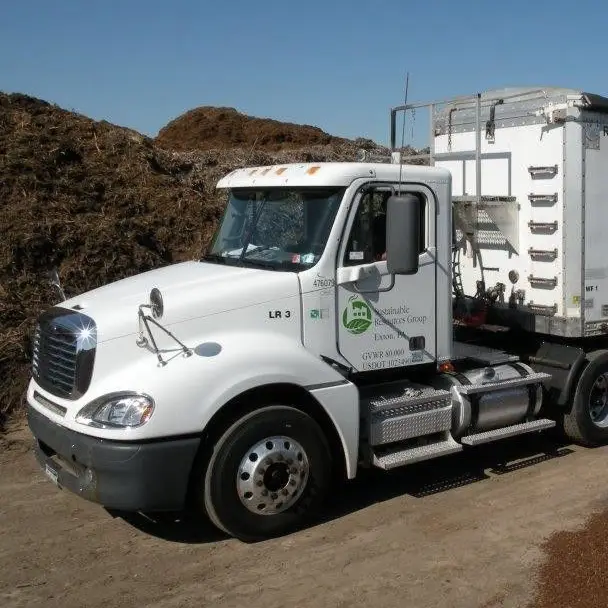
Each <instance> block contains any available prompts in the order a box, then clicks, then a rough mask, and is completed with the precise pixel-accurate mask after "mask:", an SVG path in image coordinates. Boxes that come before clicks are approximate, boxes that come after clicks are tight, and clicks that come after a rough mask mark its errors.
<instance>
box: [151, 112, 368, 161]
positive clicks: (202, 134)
mask: <svg viewBox="0 0 608 608" xmlns="http://www.w3.org/2000/svg"><path fill="white" fill-rule="evenodd" d="M365 142H369V140H358V141H357V142H355V143H356V144H357V145H359V147H363V146H362V145H360V144H364V143H365ZM156 143H157V144H158V145H159V146H161V147H163V148H168V149H171V150H180V151H186V150H210V149H214V148H223V149H226V148H246V149H250V148H252V147H254V148H255V149H261V150H265V151H266V152H276V151H279V150H293V149H294V148H302V147H308V146H325V145H338V146H342V145H345V144H346V145H349V144H352V142H350V141H349V140H347V139H343V138H341V137H334V136H333V135H329V134H328V133H325V131H323V130H321V129H319V128H318V127H313V126H311V125H296V124H293V123H287V122H279V121H278V120H273V119H270V118H257V117H253V116H247V115H246V114H242V113H240V112H238V111H237V110H235V109H234V108H215V107H209V106H202V107H199V108H194V109H193V110H190V111H189V112H186V113H185V114H182V115H181V116H179V117H177V118H176V119H175V120H172V121H171V122H170V123H168V124H167V125H166V126H165V127H163V128H162V129H161V130H160V131H159V133H158V136H157V137H156ZM372 145H373V143H372Z"/></svg>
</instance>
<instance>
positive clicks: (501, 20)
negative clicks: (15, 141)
mask: <svg viewBox="0 0 608 608" xmlns="http://www.w3.org/2000/svg"><path fill="white" fill-rule="evenodd" d="M607 22H608V2H602V1H601V0H596V1H590V0H578V1H577V2H572V1H570V2H565V1H564V0H553V1H552V2H546V1H542V0H530V1H529V2H526V1H523V0H511V1H506V2H487V1H485V0H477V1H474V0H470V1H466V0H459V1H458V2H449V1H447V0H436V1H431V0H427V1H426V2H409V1H408V0H400V1H399V0H375V1H374V2H371V1H369V2H366V1H363V0H351V1H346V0H325V1H324V2H321V1H318V0H307V1H306V0H305V1H303V2H295V1H294V0H292V2H289V0H283V1H282V2H279V1H274V0H268V1H261V2H251V1H249V2H246V1H242V0H232V1H231V2H226V1H222V0H215V1H213V2H211V1H208V0H199V1H198V2H196V1H194V0H166V1H164V2H158V1H157V0H147V1H146V2H143V1H140V0H122V1H118V0H105V1H104V2H101V1H93V0H91V1H90V2H85V1H83V0H58V1H56V2H49V1H48V0H46V1H44V2H43V1H39V0H30V1H29V2H6V3H5V4H4V6H3V7H2V11H1V17H0V90H2V91H5V92H16V91H18V92H23V93H28V94H31V95H34V96H37V97H41V98H43V99H46V100H49V101H52V102H55V103H57V104H59V105H60V106H62V107H65V108H68V109H74V110H76V111H79V112H82V113H84V114H86V115H88V116H91V117H93V118H96V119H106V120H109V121H111V122H115V123H117V124H121V125H124V126H128V127H132V128H134V129H137V130H139V131H142V132H144V133H147V134H149V135H155V134H156V133H157V132H158V129H159V128H161V127H162V126H163V125H164V124H166V123H167V122H168V121H169V120H170V119H172V118H174V117H176V116H177V115H179V114H181V113H182V112H184V111H185V110H188V109H190V108H193V107H196V106H200V105H221V106H231V107H236V108H237V109H238V110H240V111H242V112H245V113H247V114H251V115H255V116H270V117H273V118H277V119H279V120H288V121H293V122H299V123H307V124H314V125H318V126H320V127H321V128H323V129H325V130H326V131H328V132H330V133H333V134H336V135H341V136H345V137H357V136H363V137H369V138H372V139H374V140H376V141H378V142H379V143H387V141H388V112H389V108H390V107H391V106H394V105H398V104H400V103H402V100H403V95H404V79H405V73H406V71H409V73H410V89H409V99H410V100H411V101H420V100H425V99H435V98H445V97H451V96H455V95H463V94H473V93H475V92H477V91H480V90H486V89H489V88H496V87H503V86H513V85H560V86H568V87H574V88H578V87H580V88H582V89H583V90H587V91H590V92H594V93H600V94H607V93H608V78H607V76H608V73H607V72H608V69H607V68H606V62H605V58H606V56H608V41H607V40H608V38H607V37H606V36H604V29H605V24H606V23H607ZM418 129H419V127H418V123H417V124H416V133H417V132H418ZM408 134H410V130H409V127H408Z"/></svg>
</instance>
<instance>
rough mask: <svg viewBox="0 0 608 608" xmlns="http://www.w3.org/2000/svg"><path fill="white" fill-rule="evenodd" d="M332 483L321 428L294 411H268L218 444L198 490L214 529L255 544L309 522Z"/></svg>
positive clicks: (253, 416) (243, 423)
mask: <svg viewBox="0 0 608 608" xmlns="http://www.w3.org/2000/svg"><path fill="white" fill-rule="evenodd" d="M330 478H331V454H330V450H329V447H328V444H327V441H326V439H325V436H324V435H323V432H322V430H321V428H320V427H319V425H318V424H317V423H316V422H315V421H314V420H313V419H312V418H311V417H310V416H308V415H307V414H305V413H304V412H301V411H300V410H297V409H295V408H292V407H286V406H269V407H265V408H262V409H259V410H256V411H254V412H252V413H250V414H248V415H246V416H244V417H243V418H241V419H240V420H238V421H237V422H235V423H234V424H233V425H232V426H231V427H230V428H228V429H227V430H226V432H225V433H224V434H223V435H222V436H221V437H220V438H219V440H218V441H217V443H216V444H215V447H214V450H213V454H212V455H211V458H210V460H209V464H208V466H207V469H206V473H205V477H204V481H203V484H202V487H201V488H200V489H201V490H202V498H203V501H204V507H205V510H206V512H207V515H208V516H209V518H210V519H211V521H212V522H213V523H214V524H215V525H216V526H217V527H219V528H220V529H222V530H224V531H225V532H226V533H228V534H230V535H231V536H234V537H236V538H239V539H240V540H243V541H256V540H262V539H265V538H270V537H274V536H279V535H282V534H285V533H288V532H290V531H293V530H295V529H297V528H298V527H300V526H301V525H302V524H303V523H304V522H305V521H306V520H307V519H309V518H310V517H311V516H313V515H314V513H315V512H316V511H317V510H318V508H319V507H320V506H321V504H322V502H323V499H324V498H325V496H326V494H327V491H328V489H329V484H330Z"/></svg>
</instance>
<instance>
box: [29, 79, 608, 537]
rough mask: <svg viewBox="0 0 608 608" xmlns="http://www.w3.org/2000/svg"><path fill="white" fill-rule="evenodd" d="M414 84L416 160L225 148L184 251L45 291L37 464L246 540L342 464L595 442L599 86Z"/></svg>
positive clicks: (599, 371) (304, 515)
mask: <svg viewBox="0 0 608 608" xmlns="http://www.w3.org/2000/svg"><path fill="white" fill-rule="evenodd" d="M501 100H502V101H501ZM511 104H513V105H512V106H511ZM417 105H419V104H417ZM441 105H443V106H445V108H447V110H446V109H445V108H444V109H443V110H442V109H441V108H439V106H441ZM430 106H431V107H432V112H431V115H432V122H431V126H432V133H433V137H432V142H433V145H432V147H431V150H430V158H431V164H432V165H435V166H430V167H428V166H416V165H412V164H403V165H401V164H400V163H398V162H397V163H394V162H393V163H367V162H359V163H294V164H286V165H277V166H268V167H247V168H242V169H238V170H235V171H233V172H232V173H230V174H229V175H227V176H225V177H224V178H223V179H221V180H220V182H219V184H218V188H220V189H222V190H224V191H225V192H226V201H227V203H226V212H225V215H224V218H223V220H222V222H221V224H220V226H219V228H218V231H217V234H216V236H215V238H214V240H213V243H212V244H211V247H210V249H209V251H208V252H207V253H206V254H205V256H204V257H203V258H202V259H201V260H199V261H191V262H186V263H180V264H175V265H172V266H168V267H165V268H161V269H158V270H154V271H151V272H147V273H144V274H141V275H138V276H135V277H132V278H129V279H125V280H122V281H118V282H116V283H113V284H110V285H106V286H104V287H101V288H99V289H96V290H93V291H91V292H88V293H84V294H81V295H79V296H76V297H72V298H70V299H69V300H66V301H63V302H61V303H59V304H58V305H57V306H55V307H53V308H52V309H51V310H48V311H46V312H44V313H43V314H42V315H41V316H40V318H39V322H38V326H37V329H36V334H35V336H34V352H33V374H32V376H33V377H32V380H31V382H30V386H29V389H28V394H27V401H28V420H29V425H30V428H31V431H32V433H33V435H34V437H35V438H36V456H37V458H38V461H39V463H40V465H41V466H42V468H43V470H44V471H45V472H46V473H47V475H48V477H49V478H50V479H51V480H52V481H53V482H54V483H56V484H57V485H59V486H60V487H65V488H67V489H69V490H71V491H73V492H75V493H77V494H79V495H81V496H82V497H83V498H86V499H89V500H92V501H95V502H98V503H100V504H103V505H104V506H106V507H109V508H113V509H118V510H126V511H162V510H180V509H183V508H185V507H189V508H192V509H193V510H194V511H195V512H196V513H199V514H200V515H201V516H205V517H208V518H209V519H210V520H211V521H212V522H213V523H214V524H215V525H216V526H217V527H218V528H220V529H222V530H224V531H226V532H227V533H229V534H231V535H233V536H235V537H237V538H240V539H242V540H247V541H250V540H256V539H261V538H267V537H270V536H274V535H278V534H284V533H286V532H289V531H291V530H294V529H296V528H297V527H298V526H301V525H302V524H303V523H304V522H305V521H306V520H307V519H308V518H309V517H311V516H313V515H314V513H316V512H318V510H319V509H320V508H321V506H322V504H323V499H324V497H325V496H326V494H327V493H328V492H330V491H331V489H332V487H333V486H334V484H336V483H339V482H340V479H344V478H346V479H352V478H354V477H355V476H356V474H357V471H358V470H359V469H360V468H361V467H370V466H371V467H377V468H380V469H392V468H395V467H401V466H406V465H408V464H412V463H415V462H418V461H421V460H428V459H431V458H436V457H440V456H444V455H448V454H453V453H456V452H460V451H462V450H469V449H474V448H475V446H477V445H479V444H484V443H488V442H492V441H498V440H502V439H505V438H508V437H512V436H515V435H520V434H523V433H529V434H535V433H538V432H539V431H543V430H545V429H549V428H553V427H556V426H559V427H561V428H563V430H564V431H565V432H566V434H567V435H568V436H570V437H571V438H572V439H574V440H576V441H579V442H581V443H583V444H586V445H598V444H601V443H604V442H606V440H607V439H608V380H607V378H608V351H606V350H605V348H606V340H605V334H606V328H607V327H606V323H608V316H607V315H608V310H606V309H605V308H604V307H605V306H606V304H607V303H606V302H605V298H607V297H608V294H607V295H604V294H605V289H608V287H606V288H605V286H604V283H603V280H604V278H605V277H606V276H608V262H604V261H603V258H602V255H601V251H602V249H601V245H602V244H601V241H600V240H599V238H598V237H599V231H600V230H601V228H600V226H602V225H603V222H602V220H603V219H604V216H603V213H607V212H606V211H604V209H603V207H604V206H603V204H602V201H601V195H600V184H601V178H600V175H599V170H600V163H601V154H603V153H606V152H605V151H606V144H605V143H603V142H604V139H603V138H604V126H603V125H604V121H605V119H606V118H607V117H608V99H604V98H600V97H598V96H591V95H585V94H577V93H575V92H573V91H566V92H564V91H557V90H545V91H544V92H543V93H542V94H541V95H539V94H538V93H535V92H534V91H531V90H528V91H521V90H520V91H508V92H500V93H498V94H496V93H491V94H485V95H479V96H474V97H473V98H468V99H466V98H460V99H458V100H453V101H451V102H447V103H442V104H430ZM453 107H456V109H455V110H452V111H450V109H451V108H453ZM409 109H410V107H409V106H408V107H400V108H394V109H393V110H391V116H392V125H393V140H395V129H394V126H395V124H396V120H395V119H396V115H397V114H398V112H400V111H408V110H409ZM471 117H473V118H471ZM482 120H483V121H484V123H483V124H484V125H485V126H483V127H482ZM446 121H447V122H446ZM509 121H511V123H512V124H510V123H509ZM594 121H595V122H594ZM520 123H522V124H520ZM523 123H525V124H523ZM471 124H473V130H472V131H471ZM589 125H592V126H589ZM446 129H447V131H446ZM484 132H485V133H484ZM583 134H585V136H584V137H583ZM598 134H599V135H598ZM471 143H472V144H473V149H472V156H471V150H470V149H469V146H470V144H471ZM393 147H394V148H395V147H396V146H394V145H393ZM560 147H561V150H562V156H561V157H559V154H558V152H559V149H560ZM566 152H567V153H566ZM395 156H396V157H397V158H396V159H397V160H398V154H396V155H395ZM473 186H474V187H473ZM453 211H454V213H453ZM565 219H568V223H567V224H566V223H565ZM453 220H454V221H453ZM554 222H557V225H555V224H554ZM541 224H542V225H543V228H544V227H545V225H550V226H554V229H552V230H548V232H549V233H548V234H544V232H543V231H541V232H543V233H542V234H537V233H538V230H536V228H539V226H540V225H541ZM571 227H572V232H571ZM581 243H582V244H581ZM539 252H542V253H539ZM572 256H574V258H576V259H574V258H573V259H571V257H572ZM539 257H540V258H542V259H536V258H539ZM545 258H548V259H545ZM576 260H578V261H576ZM583 269H584V270H583ZM554 278H555V280H554ZM537 279H541V280H540V281H539V280H537ZM543 280H544V281H543ZM507 285H509V286H510V287H509V289H510V293H507ZM577 297H578V299H576V298H577ZM463 303H464V304H463ZM475 313H480V314H477V315H476V314H475ZM454 321H456V326H455V324H454Z"/></svg>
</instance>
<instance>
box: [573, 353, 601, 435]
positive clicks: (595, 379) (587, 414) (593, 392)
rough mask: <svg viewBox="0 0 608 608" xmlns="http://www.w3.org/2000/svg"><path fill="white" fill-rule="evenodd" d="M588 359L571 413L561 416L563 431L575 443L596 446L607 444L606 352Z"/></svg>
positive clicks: (594, 354)
mask: <svg viewBox="0 0 608 608" xmlns="http://www.w3.org/2000/svg"><path fill="white" fill-rule="evenodd" d="M588 357H589V364H588V365H587V367H586V368H585V369H584V370H583V373H582V374H581V377H580V378H579V381H578V384H577V387H576V391H575V393H574V400H573V403H572V409H571V411H570V412H569V413H568V414H566V415H565V416H564V431H565V432H566V434H567V435H568V437H569V438H570V439H573V440H574V441H576V442H578V443H581V444H583V445H587V446H597V445H601V444H604V443H607V442H608V352H596V353H593V355H591V356H588Z"/></svg>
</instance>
